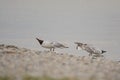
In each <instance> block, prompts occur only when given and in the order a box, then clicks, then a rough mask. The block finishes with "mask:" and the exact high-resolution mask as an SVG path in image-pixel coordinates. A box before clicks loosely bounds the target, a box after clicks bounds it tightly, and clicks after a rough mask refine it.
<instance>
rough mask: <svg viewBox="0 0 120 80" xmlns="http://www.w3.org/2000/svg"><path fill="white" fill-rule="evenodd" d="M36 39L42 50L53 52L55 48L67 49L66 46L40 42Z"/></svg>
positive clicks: (57, 43)
mask: <svg viewBox="0 0 120 80" xmlns="http://www.w3.org/2000/svg"><path fill="white" fill-rule="evenodd" d="M36 39H37V40H38V42H39V43H40V45H41V46H42V47H43V48H47V49H50V51H54V50H55V48H68V47H67V46H65V45H64V44H62V43H59V42H49V41H44V40H40V39H38V38H36Z"/></svg>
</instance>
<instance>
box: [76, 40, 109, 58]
mask: <svg viewBox="0 0 120 80" xmlns="http://www.w3.org/2000/svg"><path fill="white" fill-rule="evenodd" d="M74 43H75V44H77V46H76V49H79V48H81V49H82V50H85V51H86V52H88V53H89V56H92V55H93V54H95V56H96V57H97V56H101V54H103V53H105V52H107V51H104V50H100V49H97V48H95V47H93V46H90V45H88V44H83V43H80V42H74Z"/></svg>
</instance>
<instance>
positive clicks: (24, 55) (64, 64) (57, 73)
mask: <svg viewBox="0 0 120 80" xmlns="http://www.w3.org/2000/svg"><path fill="white" fill-rule="evenodd" d="M74 54H75V53H73V54H68V53H56V52H50V51H35V50H30V49H26V48H19V47H17V46H14V45H4V44H1V45H0V76H14V77H16V80H21V79H22V77H23V76H24V75H31V76H50V77H53V78H62V77H71V78H72V77H75V78H77V79H78V80H120V62H117V61H112V60H109V59H105V58H101V57H98V58H96V59H92V58H91V57H89V56H78V55H74Z"/></svg>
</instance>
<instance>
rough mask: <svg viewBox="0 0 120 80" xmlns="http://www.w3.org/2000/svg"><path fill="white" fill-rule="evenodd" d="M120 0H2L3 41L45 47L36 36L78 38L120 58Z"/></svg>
mask: <svg viewBox="0 0 120 80" xmlns="http://www.w3.org/2000/svg"><path fill="white" fill-rule="evenodd" d="M119 35H120V0H0V44H2V43H4V44H13V45H17V46H19V47H26V48H30V49H35V50H44V49H43V48H41V47H40V46H39V44H38V42H37V41H36V40H35V38H36V37H39V38H41V39H46V40H49V41H59V42H63V43H65V44H67V45H68V46H70V48H69V49H63V50H59V49H57V51H59V52H66V53H74V54H80V55H88V54H87V53H86V52H84V51H77V50H75V45H74V42H75V41H80V42H84V43H89V44H93V45H94V46H96V47H98V48H100V49H104V50H107V51H108V52H107V53H106V54H105V56H106V57H108V58H110V59H115V60H120V53H119V50H120V36H119Z"/></svg>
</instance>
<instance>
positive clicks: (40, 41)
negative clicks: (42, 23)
mask: <svg viewBox="0 0 120 80" xmlns="http://www.w3.org/2000/svg"><path fill="white" fill-rule="evenodd" d="M36 39H37V40H38V42H39V43H40V45H42V43H43V42H44V41H43V40H40V39H38V38H36Z"/></svg>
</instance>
